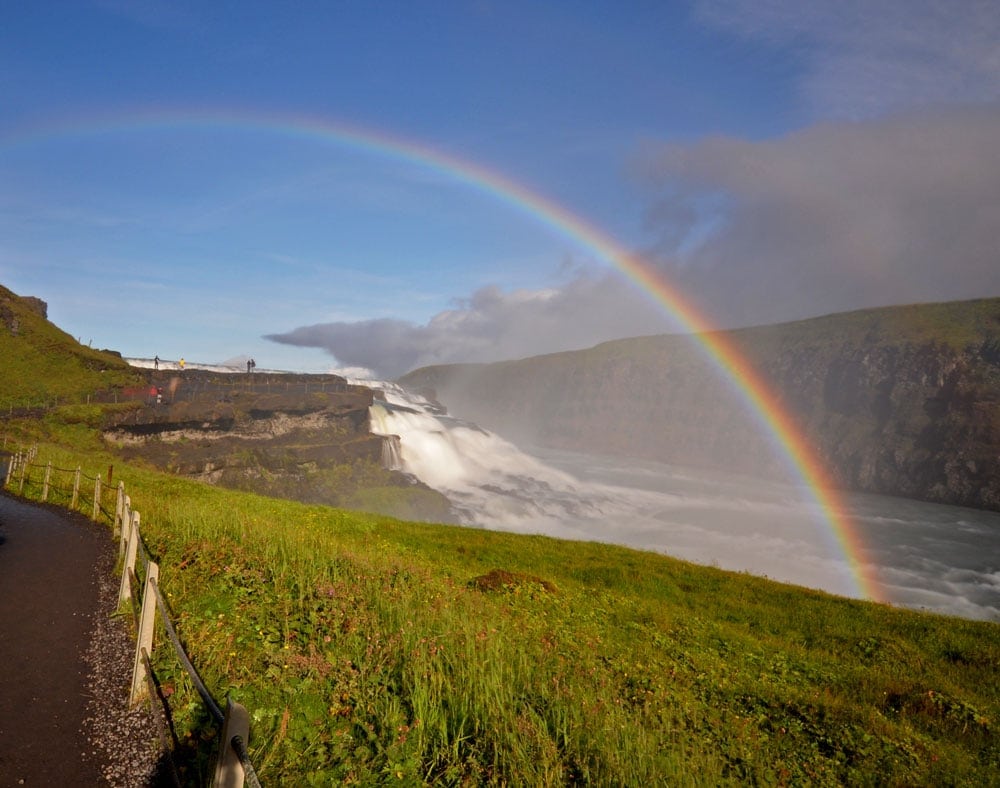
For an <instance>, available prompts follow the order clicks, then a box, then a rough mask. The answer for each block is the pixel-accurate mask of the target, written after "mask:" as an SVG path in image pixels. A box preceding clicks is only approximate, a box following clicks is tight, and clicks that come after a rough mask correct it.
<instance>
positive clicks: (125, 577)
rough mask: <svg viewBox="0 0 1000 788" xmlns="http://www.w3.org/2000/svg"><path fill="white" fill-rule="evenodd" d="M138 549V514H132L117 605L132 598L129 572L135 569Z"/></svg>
mask: <svg viewBox="0 0 1000 788" xmlns="http://www.w3.org/2000/svg"><path fill="white" fill-rule="evenodd" d="M138 549H139V513H138V512H132V520H131V522H129V524H128V545H127V546H126V548H125V566H124V567H122V584H121V586H120V587H119V589H118V604H119V605H120V604H122V603H123V602H127V601H129V599H130V598H131V596H132V581H131V580H130V579H129V572H131V571H132V570H133V569H135V554H136V552H137V551H138Z"/></svg>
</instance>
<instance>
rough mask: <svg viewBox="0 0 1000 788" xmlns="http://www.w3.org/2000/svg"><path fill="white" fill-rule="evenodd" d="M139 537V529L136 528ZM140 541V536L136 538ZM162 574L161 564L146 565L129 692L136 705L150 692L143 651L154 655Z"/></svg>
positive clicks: (130, 701) (132, 701)
mask: <svg viewBox="0 0 1000 788" xmlns="http://www.w3.org/2000/svg"><path fill="white" fill-rule="evenodd" d="M135 534H136V536H137V537H138V534H139V529H138V528H136V529H135ZM136 541H138V538H137V539H136ZM159 576H160V565H159V564H157V563H155V562H153V561H150V562H149V564H147V565H146V584H145V586H144V588H143V591H142V614H141V615H140V616H139V635H138V637H137V638H136V641H135V663H134V664H133V668H132V691H131V692H130V693H129V696H128V702H129V705H130V706H134V705H135V704H136V703H138V702H139V701H140V700H142V698H144V697H145V696H146V695H147V694H148V693H149V688H148V685H147V684H146V663H145V662H144V661H143V659H142V652H143V651H145V652H146V656H148V657H150V658H152V656H153V624H154V623H155V621H156V591H155V589H154V588H153V586H154V584H155V583H156V580H157V578H158V577H159Z"/></svg>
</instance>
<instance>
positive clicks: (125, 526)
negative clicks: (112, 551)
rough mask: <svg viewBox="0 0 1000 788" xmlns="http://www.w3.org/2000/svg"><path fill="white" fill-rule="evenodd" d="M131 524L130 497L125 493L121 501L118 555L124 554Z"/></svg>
mask: <svg viewBox="0 0 1000 788" xmlns="http://www.w3.org/2000/svg"><path fill="white" fill-rule="evenodd" d="M131 525H132V499H131V498H129V497H128V496H127V495H126V496H124V499H123V501H122V520H121V538H120V539H119V540H118V557H119V558H121V557H122V556H123V555H125V550H126V548H127V547H128V540H129V535H130V534H131Z"/></svg>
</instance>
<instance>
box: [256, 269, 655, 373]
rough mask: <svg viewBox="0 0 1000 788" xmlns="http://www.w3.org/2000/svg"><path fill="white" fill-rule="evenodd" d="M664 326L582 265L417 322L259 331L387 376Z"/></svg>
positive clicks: (630, 291) (486, 291)
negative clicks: (576, 271) (550, 282)
mask: <svg viewBox="0 0 1000 788" xmlns="http://www.w3.org/2000/svg"><path fill="white" fill-rule="evenodd" d="M671 327H672V324H671V323H670V321H669V319H668V317H667V316H666V315H665V314H664V313H663V312H662V310H660V309H659V308H658V307H656V306H655V305H654V304H653V303H652V302H651V301H649V300H648V299H647V298H646V297H645V296H644V295H643V294H642V293H640V292H638V291H637V290H636V289H635V288H633V287H632V286H631V285H629V283H628V282H626V281H625V280H623V279H622V278H621V277H619V276H617V275H615V274H612V273H607V274H600V275H595V274H592V273H584V274H580V275H578V276H577V277H576V278H575V279H574V280H573V281H571V282H569V283H568V284H566V285H564V286H562V287H560V288H552V289H545V290H515V291H510V292H507V291H503V290H501V289H500V288H499V287H495V286H491V287H484V288H482V289H480V290H478V291H476V292H475V293H474V294H472V296H470V297H469V298H465V299H460V300H459V301H458V302H457V303H456V307H455V308H454V309H450V310H447V311H444V312H440V313H438V314H437V315H435V316H434V317H433V318H431V320H429V321H428V322H427V323H426V324H423V325H418V324H416V323H411V322H408V321H403V320H393V319H387V318H381V319H375V320H363V321H358V322H350V323H348V322H335V323H321V324H318V325H312V326H302V327H300V328H296V329H293V330H292V331H288V332H286V333H282V334H270V335H267V336H266V337H264V338H265V339H269V340H271V341H274V342H279V343H282V344H286V345H296V346H299V347H315V348H321V349H323V350H325V351H326V352H327V353H329V354H330V355H331V356H332V357H334V358H335V359H336V360H337V361H338V362H339V363H340V364H344V365H357V366H363V367H368V368H370V369H372V370H373V371H374V372H375V373H376V374H378V375H380V376H382V377H386V378H394V377H397V376H399V375H401V374H403V373H405V372H407V371H409V370H411V369H415V368H416V367H421V366H426V365H428V364H446V363H454V362H466V361H476V362H489V361H501V360H505V359H514V358H524V357H526V356H534V355H538V354H541V353H550V352H555V351H559V350H568V349H576V348H584V347H590V346H592V345H594V344H597V343H598V342H602V341H605V340H608V339H614V338H621V337H627V336H637V335H642V334H654V333H661V332H664V331H667V330H669V329H670V328H671Z"/></svg>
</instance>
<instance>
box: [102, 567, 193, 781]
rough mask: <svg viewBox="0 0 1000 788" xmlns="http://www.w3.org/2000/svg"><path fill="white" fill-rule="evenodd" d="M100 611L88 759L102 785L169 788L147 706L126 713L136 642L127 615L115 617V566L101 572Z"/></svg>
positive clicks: (166, 763) (167, 772)
mask: <svg viewBox="0 0 1000 788" xmlns="http://www.w3.org/2000/svg"><path fill="white" fill-rule="evenodd" d="M99 578H100V579H99V581H98V591H99V594H100V608H99V611H98V614H97V616H96V617H95V619H94V629H93V633H92V635H91V640H90V644H89V646H88V648H87V651H86V655H85V657H84V659H85V660H86V662H87V665H88V667H89V675H88V679H87V690H88V693H89V695H90V700H89V701H88V703H87V716H86V717H85V719H84V722H83V732H84V734H85V735H86V737H87V739H88V740H89V741H90V744H91V752H90V755H91V757H92V758H93V760H94V761H95V762H96V763H98V764H100V765H101V773H102V775H103V778H104V780H105V781H106V782H105V783H104V784H105V785H107V786H114V788H149V786H166V785H173V784H174V779H173V776H172V770H171V767H170V765H169V761H168V756H167V755H166V754H165V753H164V752H163V747H162V745H161V742H160V736H159V733H158V728H157V725H156V723H155V721H154V718H153V716H152V715H153V714H154V713H156V714H158V713H159V711H155V712H154V711H153V710H152V709H151V707H150V704H149V702H148V701H143V702H141V703H139V704H138V705H137V706H136V707H135V708H134V709H129V708H128V694H129V688H130V686H131V684H132V660H133V658H134V652H135V640H134V639H133V638H132V635H131V632H130V627H129V624H130V621H129V619H128V614H126V615H125V616H116V615H114V613H115V611H116V609H117V607H118V582H117V579H116V578H115V577H114V573H113V563H112V561H111V559H110V558H109V559H108V560H107V565H106V566H101V567H100V568H99Z"/></svg>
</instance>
